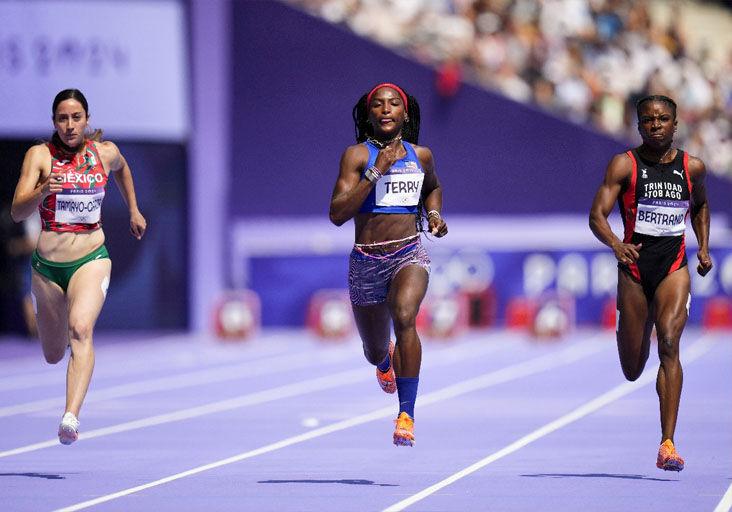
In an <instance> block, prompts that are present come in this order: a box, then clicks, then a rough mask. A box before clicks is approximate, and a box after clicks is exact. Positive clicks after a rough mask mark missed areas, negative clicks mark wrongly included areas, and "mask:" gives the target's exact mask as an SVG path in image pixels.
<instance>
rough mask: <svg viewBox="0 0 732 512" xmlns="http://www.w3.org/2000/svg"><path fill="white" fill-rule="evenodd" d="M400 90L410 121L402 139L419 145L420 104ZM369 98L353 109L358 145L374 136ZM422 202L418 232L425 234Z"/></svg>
mask: <svg viewBox="0 0 732 512" xmlns="http://www.w3.org/2000/svg"><path fill="white" fill-rule="evenodd" d="M387 87H388V86H387ZM400 89H401V90H402V91H403V92H404V95H405V96H406V97H407V104H406V105H405V107H406V110H407V112H408V113H409V118H408V119H409V120H408V121H404V125H402V139H403V140H406V141H407V142H409V143H411V144H419V123H420V115H419V103H418V102H417V98H415V97H414V96H411V95H410V94H409V93H407V91H405V90H404V88H403V87H400ZM367 97H368V93H365V94H364V95H363V96H361V97H360V98H359V99H358V102H356V105H354V107H353V124H354V126H355V130H356V142H358V143H361V142H365V141H366V139H368V138H369V137H373V135H374V128H373V126H371V124H370V123H369V106H368V105H367V104H366V99H367ZM422 202H423V198H422V197H421V196H420V198H419V204H418V205H417V214H416V215H415V222H416V225H417V231H418V232H425V229H424V222H423V221H424V218H425V217H424V213H423V210H424V205H423V204H422Z"/></svg>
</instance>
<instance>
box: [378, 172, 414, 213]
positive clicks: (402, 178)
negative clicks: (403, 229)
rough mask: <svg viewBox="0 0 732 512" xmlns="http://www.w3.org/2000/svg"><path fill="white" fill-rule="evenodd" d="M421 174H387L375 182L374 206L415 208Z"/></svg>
mask: <svg viewBox="0 0 732 512" xmlns="http://www.w3.org/2000/svg"><path fill="white" fill-rule="evenodd" d="M423 181H424V174H422V173H413V172H410V173H403V174H391V173H389V174H387V175H386V176H384V177H383V178H381V179H380V180H379V181H377V182H376V206H417V205H418V204H419V196H420V193H421V191H422V182H423Z"/></svg>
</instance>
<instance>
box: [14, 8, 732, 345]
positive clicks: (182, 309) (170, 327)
mask: <svg viewBox="0 0 732 512" xmlns="http://www.w3.org/2000/svg"><path fill="white" fill-rule="evenodd" d="M0 27H2V28H1V29H0V81H1V82H0V83H2V86H1V87H0V100H1V103H0V104H1V105H2V108H1V109H0V112H2V114H1V115H0V119H2V122H0V176H1V177H0V200H1V203H0V204H2V211H1V212H0V213H1V215H2V216H1V218H0V237H1V241H2V243H1V244H0V247H2V251H0V273H1V274H2V275H1V276H0V287H1V291H0V335H4V336H7V337H10V336H14V337H19V336H26V335H29V336H30V335H31V334H32V325H30V326H29V325H28V322H27V321H26V319H27V318H28V317H29V316H32V315H29V307H30V306H29V302H28V297H27V293H28V280H29V277H28V273H29V272H30V270H29V267H28V261H29V255H30V252H31V251H32V250H33V244H34V241H35V237H37V232H38V228H39V226H38V223H37V221H35V220H32V221H30V222H27V223H23V224H15V223H13V222H12V220H11V219H10V216H9V210H10V204H11V201H12V195H13V191H14V187H15V184H16V182H17V179H18V175H19V170H20V167H21V164H22V160H23V155H24V154H25V151H26V150H27V149H28V147H30V145H32V144H33V143H35V142H37V141H39V140H44V139H45V140H47V139H49V138H50V136H51V134H52V124H51V102H52V100H53V97H54V96H55V94H56V93H57V92H58V91H60V90H61V89H64V88H68V87H76V88H79V89H81V90H82V91H83V92H84V93H85V95H86V97H87V99H88V100H89V104H90V114H91V125H92V126H93V127H94V128H102V129H104V133H105V137H106V138H108V139H110V140H113V141H114V142H116V143H117V144H118V145H119V147H120V149H121V151H122V152H123V154H124V155H125V157H126V158H127V160H128V161H129V162H130V165H131V167H132V171H133V176H134V179H135V185H136V190H137V195H138V202H139V204H140V208H141V210H142V212H143V214H144V215H145V216H146V218H147V220H148V232H147V234H146V236H145V238H144V239H143V241H142V242H137V241H136V240H134V239H133V238H132V237H131V236H130V235H129V232H128V216H127V212H126V208H125V205H124V203H123V201H122V199H121V196H120V194H119V192H118V191H117V190H116V188H115V187H114V186H113V187H112V190H113V191H110V192H109V193H108V194H107V199H106V201H105V207H104V212H103V220H104V229H105V233H106V235H107V245H108V248H109V251H110V254H111V257H112V261H113V271H112V284H111V286H110V290H109V294H108V298H107V302H106V305H105V307H104V309H103V311H102V314H101V317H100V319H99V322H98V331H126V330H134V331H145V332H158V331H192V332H197V333H214V334H217V335H219V336H222V337H233V338H239V337H246V336H248V335H251V334H252V333H255V332H257V331H258V330H259V329H274V328H283V327H286V328H302V327H308V328H310V329H312V330H314V331H315V332H316V333H318V334H319V335H321V336H324V337H332V338H338V337H340V336H348V335H349V333H352V325H351V323H350V322H351V320H350V309H349V306H348V302H347V299H346V298H345V295H344V289H345V287H346V273H347V255H348V252H349V250H350V246H351V244H352V243H353V231H352V227H351V226H350V223H349V225H346V226H343V227H341V228H337V227H335V226H333V225H331V224H330V223H329V221H328V216H327V215H328V205H329V199H330V194H331V191H332V187H333V184H334V182H335V178H336V176H337V172H338V163H339V159H340V156H341V154H342V152H343V150H344V149H345V148H346V147H347V146H348V145H350V144H353V143H354V128H353V121H352V119H351V110H352V108H353V106H354V104H355V103H356V101H357V100H358V98H359V97H360V96H361V95H362V94H364V93H365V92H367V91H368V90H369V89H370V88H371V87H372V86H373V85H374V84H375V83H378V82H383V81H391V82H395V83H398V84H400V85H401V86H403V87H404V89H406V90H407V91H408V92H409V93H410V94H412V95H413V96H415V97H416V98H417V100H418V101H419V103H420V106H421V109H422V126H421V134H420V141H419V142H420V144H423V145H426V146H429V147H430V148H431V149H432V151H433V153H434V155H435V159H436V165H437V172H438V174H439V176H440V178H441V181H442V185H443V188H444V210H443V215H444V217H445V219H446V220H447V222H448V225H449V228H450V233H449V235H448V236H447V237H446V238H444V239H441V240H436V239H432V238H430V237H427V241H426V242H425V244H426V247H427V250H428V251H429V252H430V254H431V256H432V259H433V272H432V275H431V280H430V292H429V296H428V298H427V300H426V302H425V305H424V308H423V312H422V315H421V317H420V322H421V326H422V329H423V332H425V333H426V335H427V336H433V337H437V338H441V337H443V338H444V337H449V336H453V335H455V334H457V333H459V332H462V331H463V330H465V329H468V328H490V327H503V326H508V327H514V328H522V329H523V328H526V329H528V330H529V331H530V332H533V333H535V334H538V335H549V336H553V335H555V334H557V333H559V332H563V331H566V329H569V328H571V327H572V326H574V325H590V326H605V327H608V328H612V327H613V326H614V321H615V308H614V295H615V286H616V281H617V271H616V263H615V259H614V257H613V254H612V252H611V251H610V250H609V249H607V248H605V247H604V246H603V245H602V244H600V243H599V242H597V241H596V240H595V239H594V237H593V236H592V234H591V232H590V231H589V228H588V225H587V215H588V211H589V207H590V204H591V202H592V199H593V196H594V193H595V191H596V189H597V187H598V186H599V184H600V181H601V179H602V176H603V173H604V170H605V166H606V164H607V163H608V161H609V160H610V158H611V157H612V156H613V155H614V154H616V153H619V152H622V151H624V150H625V149H627V148H628V147H630V146H634V145H637V144H638V143H639V141H640V140H639V137H638V135H637V130H636V117H635V101H636V100H637V99H638V98H640V97H642V96H644V95H646V94H649V93H654V94H666V95H668V96H671V97H672V98H674V99H675V100H676V101H677V103H678V105H679V110H678V114H679V131H678V133H677V139H676V142H677V145H678V146H679V147H681V148H684V149H686V150H688V151H689V152H690V153H691V154H693V155H696V156H698V157H700V158H702V159H703V160H704V161H705V163H706V165H707V168H708V170H709V174H708V182H707V189H708V195H709V201H710V205H711V211H712V236H711V247H712V256H713V259H714V262H715V268H714V269H713V270H712V272H711V273H710V274H709V275H708V276H707V277H706V278H704V279H701V278H699V277H698V276H696V274H694V273H693V274H692V294H693V297H694V301H693V304H692V309H691V317H690V322H691V323H692V324H697V325H702V326H706V327H715V326H726V327H732V302H730V295H731V294H732V227H731V224H730V222H731V220H732V130H731V127H730V119H731V115H732V6H731V5H730V3H729V2H726V1H701V0H697V1H691V0H684V1H671V0H645V1H644V0H638V1H631V0H477V1H471V0H288V1H275V0H272V1H264V0H262V1H257V0H251V1H244V0H241V1H235V0H187V1H182V0H181V1H175V0H147V1H142V0H114V1H101V0H87V1H66V0H54V1H47V0H46V1H44V0H24V1H7V0H5V1H2V2H0ZM611 220H612V224H613V226H614V227H615V231H616V233H620V232H621V231H620V221H619V218H618V217H617V216H616V215H614V216H613V217H612V219H611ZM687 246H688V249H689V263H690V267H691V268H693V267H695V266H696V240H695V237H694V235H693V233H692V232H691V231H689V232H688V233H687Z"/></svg>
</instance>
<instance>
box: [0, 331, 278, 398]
mask: <svg viewBox="0 0 732 512" xmlns="http://www.w3.org/2000/svg"><path fill="white" fill-rule="evenodd" d="M157 343H162V342H157ZM206 349H207V347H205V346H202V345H196V346H191V345H190V343H189V344H188V345H182V346H179V347H178V348H172V347H169V346H167V342H166V348H164V349H162V348H161V347H155V348H152V349H149V350H146V351H145V359H144V360H143V361H137V362H135V364H125V362H126V361H129V354H130V353H135V349H134V348H132V347H130V352H128V353H127V354H125V355H121V354H116V352H119V351H118V350H117V351H115V353H111V352H110V351H109V350H108V347H106V346H102V347H100V348H97V349H96V353H97V366H98V367H99V368H98V372H97V375H96V376H95V379H94V380H95V382H99V381H100V380H101V381H104V380H106V379H110V378H115V377H125V376H132V375H137V374H145V373H148V372H157V373H162V372H161V370H162V369H165V368H169V369H170V370H171V371H175V370H185V369H188V368H191V367H200V366H201V365H205V364H216V363H219V362H224V363H231V362H232V359H233V360H237V361H255V360H257V359H259V358H263V357H267V356H273V355H276V354H282V353H285V352H291V351H288V350H287V348H286V347H279V346H276V345H274V346H266V345H265V346H261V347H257V348H256V349H252V348H250V347H247V350H242V351H240V352H235V353H230V352H228V351H226V350H225V349H223V347H221V349H219V350H217V349H214V350H212V351H210V350H206ZM151 351H153V352H152V353H151ZM120 359H121V364H120ZM42 361H43V356H42V355H41V353H40V349H39V354H38V358H37V359H35V367H36V368H37V367H38V366H39V365H43V366H46V368H45V369H43V370H41V371H33V373H27V372H24V373H22V374H19V375H11V376H7V377H4V378H2V379H0V392H5V391H16V390H20V389H31V388H37V387H48V386H53V385H58V384H62V385H63V384H64V383H65V382H66V368H65V364H63V363H60V364H59V365H57V366H56V367H52V368H48V365H46V363H44V362H42ZM107 362H112V363H111V364H106V363H107ZM0 373H2V372H1V371H0Z"/></svg>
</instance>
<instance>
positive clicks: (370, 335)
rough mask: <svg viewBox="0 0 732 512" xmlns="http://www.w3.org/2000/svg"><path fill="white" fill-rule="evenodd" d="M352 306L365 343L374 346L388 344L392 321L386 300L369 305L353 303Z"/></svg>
mask: <svg viewBox="0 0 732 512" xmlns="http://www.w3.org/2000/svg"><path fill="white" fill-rule="evenodd" d="M351 307H352V308H353V317H354V318H355V320H356V327H357V328H358V333H359V335H360V336H361V340H362V341H363V343H364V344H365V345H368V346H373V347H376V346H382V345H386V344H388V342H389V336H390V335H391V323H390V317H389V309H388V307H387V305H386V302H382V303H380V304H372V305H369V306H357V305H355V304H352V305H351Z"/></svg>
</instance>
